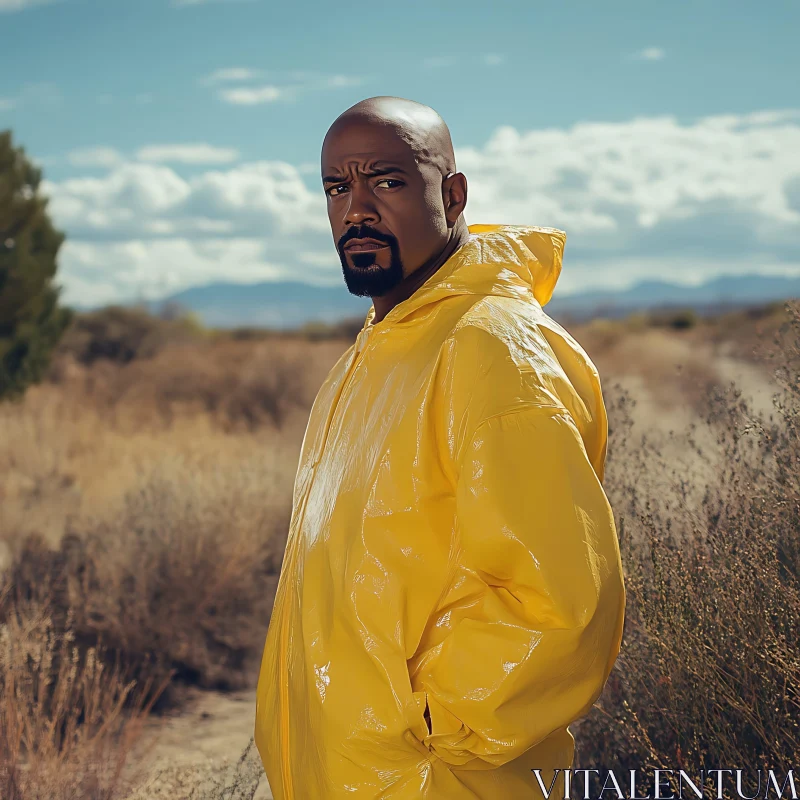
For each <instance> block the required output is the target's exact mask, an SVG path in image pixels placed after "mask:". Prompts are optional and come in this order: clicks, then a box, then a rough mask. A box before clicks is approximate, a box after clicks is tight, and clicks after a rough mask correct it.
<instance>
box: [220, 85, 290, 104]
mask: <svg viewBox="0 0 800 800" xmlns="http://www.w3.org/2000/svg"><path fill="white" fill-rule="evenodd" d="M287 94H288V92H287V90H285V89H279V88H278V87H277V86H255V87H247V86H242V87H239V88H237V89H222V90H221V91H220V92H219V96H220V98H222V100H224V101H225V102H226V103H231V104H232V105H237V106H256V105H261V104H262V103H274V102H275V101H276V100H278V99H280V98H281V97H285V96H286V95H287Z"/></svg>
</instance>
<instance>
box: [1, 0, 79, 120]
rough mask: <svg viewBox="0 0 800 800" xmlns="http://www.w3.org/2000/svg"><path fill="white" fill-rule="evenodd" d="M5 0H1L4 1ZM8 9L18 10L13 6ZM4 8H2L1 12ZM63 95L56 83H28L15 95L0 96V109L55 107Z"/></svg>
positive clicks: (59, 103)
mask: <svg viewBox="0 0 800 800" xmlns="http://www.w3.org/2000/svg"><path fill="white" fill-rule="evenodd" d="M2 2H3V0H0V3H2ZM5 10H7V11H12V10H17V9H12V8H11V7H9V8H7V9H5ZM2 11H3V9H2V8H0V12H2ZM62 101H63V97H62V96H61V91H60V90H59V88H58V87H57V86H56V85H55V84H54V83H46V82H43V83H26V84H24V85H23V86H22V88H21V89H20V90H19V92H17V94H16V96H15V97H8V96H6V97H2V98H0V111H9V110H11V109H12V108H19V107H22V106H34V107H38V108H55V107H56V106H59V105H61V103H62Z"/></svg>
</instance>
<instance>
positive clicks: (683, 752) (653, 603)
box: [574, 303, 800, 796]
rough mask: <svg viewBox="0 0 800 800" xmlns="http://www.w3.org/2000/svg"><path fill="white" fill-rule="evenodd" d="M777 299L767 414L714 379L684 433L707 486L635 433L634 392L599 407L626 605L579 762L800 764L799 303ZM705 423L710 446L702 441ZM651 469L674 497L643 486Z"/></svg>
mask: <svg viewBox="0 0 800 800" xmlns="http://www.w3.org/2000/svg"><path fill="white" fill-rule="evenodd" d="M786 309H787V311H789V322H788V323H786V324H784V326H783V327H782V328H781V330H780V335H779V336H778V337H777V339H776V340H775V342H774V343H773V348H772V357H773V358H774V359H776V360H777V362H778V368H777V369H776V370H775V377H776V380H777V385H778V387H779V389H778V391H777V392H776V394H775V397H774V413H772V414H769V415H767V414H765V413H763V412H758V413H756V412H754V411H753V409H752V408H751V407H750V406H749V404H748V403H747V402H746V401H745V400H744V399H742V396H741V392H740V391H739V390H738V389H737V388H736V386H735V385H730V386H728V387H725V388H717V389H716V390H714V391H713V392H712V393H711V394H710V395H709V397H708V398H707V405H706V412H705V414H704V415H703V418H702V420H701V424H700V425H691V426H690V429H689V430H688V431H687V432H686V433H685V434H684V435H683V436H682V437H681V441H682V443H683V445H684V446H685V449H686V452H687V453H691V454H693V456H694V459H695V461H696V463H697V464H705V466H706V467H707V468H708V469H707V470H706V474H708V475H711V479H710V481H709V483H708V485H707V486H705V487H702V486H698V485H696V484H695V483H694V480H693V478H692V476H691V474H690V473H689V472H688V471H687V470H686V469H685V467H684V466H683V465H678V466H676V465H675V464H671V463H669V462H668V461H667V460H666V459H665V458H664V457H663V455H662V446H661V444H660V442H659V440H658V439H657V437H654V436H653V435H651V434H650V433H649V432H648V433H647V434H645V435H643V436H641V437H638V436H635V433H636V432H635V431H634V430H633V428H632V426H631V424H630V411H631V405H632V404H633V403H634V401H632V400H631V398H630V397H627V396H625V395H621V396H618V397H616V398H614V400H613V402H610V403H609V412H610V419H611V422H610V425H611V426H612V427H613V428H614V430H615V431H616V433H615V437H614V438H613V439H612V442H613V444H612V450H610V452H609V472H608V477H607V483H606V488H607V491H608V493H609V497H610V500H611V504H612V507H613V508H614V510H615V513H616V516H617V523H618V529H619V534H620V540H621V549H622V553H623V563H624V566H625V572H626V584H627V590H628V611H627V620H626V626H625V633H624V638H623V646H622V651H621V654H620V657H619V659H618V661H617V664H616V666H615V668H614V670H613V672H612V675H611V677H610V679H609V682H608V684H607V686H606V689H605V691H604V693H603V695H602V697H601V698H600V701H599V702H598V704H597V705H596V706H595V708H594V709H593V710H592V712H591V713H590V715H589V716H588V717H587V718H586V719H585V720H583V721H582V722H580V723H579V724H577V725H576V726H574V728H575V731H576V734H577V740H578V761H579V766H580V767H582V768H589V767H593V768H601V769H608V768H615V769H616V768H619V769H623V770H624V769H643V768H647V769H654V768H663V769H669V768H672V769H675V768H679V767H682V768H685V769H687V771H689V774H690V775H691V774H692V773H694V776H695V777H696V776H697V775H698V773H699V770H700V768H701V767H708V766H709V765H713V766H715V767H717V766H721V765H725V766H728V767H731V766H736V767H748V768H750V767H752V768H753V769H755V768H756V767H763V768H765V769H768V768H781V769H785V768H788V767H789V766H792V765H793V764H796V763H797V761H798V760H800V727H798V719H800V713H799V712H800V544H799V540H800V303H794V304H787V305H786ZM702 429H705V430H706V432H711V433H713V438H714V442H715V446H714V447H712V448H709V447H708V446H707V445H702V444H700V441H699V436H698V434H699V433H700V432H701V430H702ZM706 438H709V437H706ZM654 473H660V474H662V475H663V476H666V477H668V478H669V481H668V484H669V486H670V488H671V491H670V492H669V493H667V492H663V493H660V494H654V493H652V492H651V491H648V490H647V489H644V490H643V489H642V486H643V485H645V486H646V483H645V482H644V477H646V476H647V475H652V474H654ZM595 788H598V787H595ZM673 788H677V787H673ZM748 788H749V787H748ZM726 794H727V796H731V793H730V792H729V790H726Z"/></svg>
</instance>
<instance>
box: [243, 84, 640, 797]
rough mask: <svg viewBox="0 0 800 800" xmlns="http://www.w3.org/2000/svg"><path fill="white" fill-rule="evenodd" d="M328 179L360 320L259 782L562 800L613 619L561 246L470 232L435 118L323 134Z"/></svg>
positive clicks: (332, 395)
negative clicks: (362, 304)
mask: <svg viewBox="0 0 800 800" xmlns="http://www.w3.org/2000/svg"><path fill="white" fill-rule="evenodd" d="M322 179H323V185H324V188H325V192H326V195H327V205H328V215H329V218H330V223H331V229H332V231H333V238H334V242H335V243H336V246H337V249H338V252H339V257H340V259H341V262H342V269H343V271H344V278H345V282H346V284H347V286H348V288H349V290H350V291H351V292H353V293H355V294H359V295H369V296H370V297H372V300H373V306H372V308H371V309H370V311H369V314H368V315H367V318H366V321H365V324H364V327H363V329H362V330H361V332H360V333H359V335H358V338H357V340H356V342H355V344H354V345H353V346H352V347H350V349H348V350H347V352H346V353H345V354H344V355H343V356H342V358H341V359H340V360H339V362H338V363H337V364H336V365H335V366H334V368H333V369H332V370H331V372H330V374H329V375H328V377H327V379H326V380H325V382H324V383H323V385H322V388H321V389H320V391H319V394H318V395H317V398H316V400H315V402H314V405H313V408H312V410H311V415H310V419H309V422H308V428H307V431H306V435H305V439H304V441H303V447H302V453H301V457H300V466H299V469H298V473H297V479H296V483H295V489H294V508H293V513H292V521H291V526H290V531H289V538H288V541H287V544H286V552H285V556H284V562H283V568H282V572H281V577H280V582H279V585H278V591H277V596H276V600H275V606H274V610H273V613H272V620H271V622H270V627H269V632H268V634H267V640H266V645H265V649H264V655H263V659H262V664H261V672H260V676H259V681H258V690H257V707H256V726H255V739H256V744H257V746H258V749H259V752H260V754H261V758H262V760H263V763H264V767H265V769H266V772H267V777H268V779H269V783H270V786H271V787H272V791H273V793H274V796H275V797H276V798H278V800H317V798H323V799H327V798H351V797H358V798H381V799H382V800H383V799H386V800H389V799H390V798H391V800H401V799H402V800H405V799H406V798H408V800H412V798H413V800H419V799H420V798H425V799H426V800H434V799H435V800H466V799H467V798H482V799H488V798H491V799H492V800H494V799H495V798H498V799H499V800H512V799H513V800H517V798H520V799H522V798H540V797H542V796H543V793H542V788H541V787H542V786H543V787H544V789H545V790H549V789H550V786H551V784H552V786H553V790H552V795H551V796H552V797H554V798H557V797H562V798H563V797H564V773H563V770H565V769H567V768H570V767H571V766H572V760H573V754H574V739H573V737H572V734H571V733H570V731H569V730H568V728H567V726H568V724H569V723H570V722H572V721H574V720H576V719H577V718H579V717H580V716H582V715H583V714H585V713H586V712H587V711H588V710H589V708H590V707H591V705H592V704H593V703H594V701H595V700H596V699H597V697H598V696H599V694H600V692H601V691H602V688H603V685H604V684H605V681H606V679H607V677H608V674H609V672H610V670H611V668H612V665H613V663H614V660H615V659H616V656H617V654H618V651H619V646H620V640H621V636H622V624H623V616H624V606H625V590H624V585H623V579H622V569H621V564H620V556H619V548H618V543H617V537H616V531H615V527H614V518H613V515H612V512H611V509H610V507H609V504H608V500H607V499H606V495H605V493H604V491H603V488H602V479H603V470H604V462H605V456H606V441H607V439H606V437H607V419H606V412H605V407H604V405H603V397H602V394H601V390H600V382H599V379H598V375H597V370H596V369H595V367H594V365H593V364H592V362H591V361H590V360H589V358H588V356H587V355H586V353H585V352H584V350H583V349H582V348H581V347H580V345H579V344H578V343H577V342H576V341H575V340H574V339H573V338H572V337H571V336H570V335H569V334H568V333H567V332H566V331H565V330H564V329H563V328H561V327H560V326H559V325H558V324H556V323H555V322H554V321H553V320H552V319H550V318H549V317H548V316H547V315H546V314H545V313H544V312H543V311H542V306H543V305H544V304H546V303H547V302H548V300H549V299H550V297H551V295H552V292H553V287H554V285H555V283H556V280H557V278H558V275H559V272H560V269H561V256H562V251H563V247H564V242H565V238H566V237H565V235H564V234H563V233H562V232H561V231H557V230H553V229H550V228H534V227H516V226H502V225H473V226H471V227H469V228H467V225H466V222H465V220H464V216H463V212H464V208H465V206H466V202H467V181H466V178H465V177H464V175H462V174H461V173H459V172H456V165H455V159H454V155H453V147H452V143H451V140H450V134H449V131H448V129H447V126H446V125H445V124H444V122H443V120H442V119H441V118H440V117H439V115H438V114H437V113H436V112H435V111H433V110H432V109H430V108H428V107H426V106H422V105H420V104H418V103H414V102H411V101H409V100H404V99H401V98H395V97H375V98H370V99H369V100H365V101H362V102H360V103H358V104H356V105H355V106H353V107H351V108H350V109H348V110H347V111H345V112H344V113H343V114H342V115H341V116H340V117H339V118H338V119H337V120H336V121H335V122H334V124H333V125H332V126H331V128H330V130H329V131H328V133H327V135H326V137H325V141H324V143H323V148H322ZM556 770H562V772H560V773H557V772H556ZM539 781H541V785H540V783H539Z"/></svg>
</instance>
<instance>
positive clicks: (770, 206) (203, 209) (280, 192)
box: [43, 110, 800, 302]
mask: <svg viewBox="0 0 800 800" xmlns="http://www.w3.org/2000/svg"><path fill="white" fill-rule="evenodd" d="M109 160H110V157H109ZM456 161H457V165H458V168H459V170H461V171H462V172H464V174H465V175H466V176H467V180H468V183H469V203H468V206H467V211H466V218H467V222H468V223H473V222H474V223H495V222H501V223H508V224H522V225H543V226H553V227H558V228H562V229H564V230H566V231H567V234H568V241H567V250H566V257H565V262H564V271H563V274H562V277H561V279H560V281H559V288H558V291H559V292H560V293H562V294H563V293H565V292H569V291H575V290H578V289H582V288H588V287H591V286H608V287H611V286H617V287H624V286H626V285H629V284H630V283H631V282H632V281H634V280H639V279H644V278H659V279H666V280H674V281H683V282H692V281H694V282H699V281H702V280H705V279H708V278H710V277H713V276H715V275H719V274H726V273H727V274H734V273H743V272H762V273H764V274H767V273H774V274H779V273H783V274H798V273H800V111H796V110H786V111H782V110H779V111H762V112H754V113H751V114H744V115H722V116H713V117H706V118H702V119H698V120H695V121H692V122H680V121H678V120H676V119H674V118H671V117H656V118H643V119H634V120H630V121H628V122H616V123H581V124H578V125H575V126H573V127H571V128H566V129H563V128H549V129H541V130H529V131H519V130H516V129H515V128H513V127H509V126H502V127H500V128H498V129H496V130H495V132H494V134H493V135H492V137H491V138H490V139H489V141H488V142H486V143H485V144H484V145H482V146H480V147H462V148H457V150H456ZM301 166H302V170H301V169H300V168H299V167H294V166H292V165H290V164H286V163H283V162H276V161H261V162H255V163H242V164H235V165H229V166H224V167H220V168H217V169H213V170H211V169H208V170H205V171H202V172H201V173H200V174H198V175H195V176H193V177H191V178H184V177H181V176H180V175H179V174H178V173H177V172H175V171H174V170H173V169H172V168H171V167H168V166H166V165H163V164H157V163H136V162H134V163H131V162H128V161H126V162H123V163H120V164H117V165H116V166H115V167H113V168H112V169H111V170H110V171H109V172H108V174H106V175H105V176H103V177H101V178H92V177H83V178H75V179H71V180H66V181H62V182H59V183H47V182H46V183H45V186H43V190H44V192H45V193H46V194H49V195H50V196H51V198H52V199H51V204H50V206H49V208H50V211H51V213H52V214H53V216H54V218H55V221H56V224H57V225H58V226H59V227H61V228H62V229H64V230H66V232H67V234H68V240H67V244H66V245H65V250H64V251H63V252H64V258H63V260H62V268H61V270H60V272H59V275H60V278H61V280H62V281H63V283H64V286H65V297H67V299H68V301H71V302H88V300H87V297H89V296H90V295H91V294H92V292H95V295H96V296H93V297H92V300H93V301H96V302H106V299H107V298H110V297H112V296H113V297H114V298H116V299H126V298H127V297H129V296H130V294H129V293H128V292H129V290H130V289H131V287H133V286H134V285H136V286H137V287H139V288H141V287H144V288H145V289H146V290H147V291H149V292H151V294H153V295H155V293H157V292H158V291H160V287H161V281H162V275H163V273H164V270H167V269H171V270H172V274H173V276H174V281H175V282H174V285H170V287H169V289H170V291H172V290H173V289H179V288H184V287H186V286H189V285H193V284H199V283H203V282H204V281H210V280H220V279H226V278H230V277H231V276H235V279H236V280H242V281H256V280H260V279H263V278H264V277H283V278H294V279H296V278H297V277H298V275H301V276H302V277H303V278H304V279H307V280H310V281H316V282H319V281H320V280H332V281H336V280H337V279H340V277H341V275H340V265H339V261H338V257H337V255H336V252H335V248H334V246H333V242H332V237H331V232H330V227H329V223H328V218H327V212H326V205H325V199H324V194H323V192H322V190H321V187H319V177H318V175H316V176H312V175H311V173H313V172H315V171H316V170H318V166H315V165H314V164H312V163H311V162H309V163H308V164H303V165H301ZM303 174H308V175H309V176H310V177H309V179H308V180H309V185H306V182H305V180H304V179H303ZM309 186H313V187H314V188H313V189H311V188H309ZM93 287H94V288H93ZM115 293H116V294H115ZM98 298H99V299H98Z"/></svg>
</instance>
